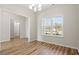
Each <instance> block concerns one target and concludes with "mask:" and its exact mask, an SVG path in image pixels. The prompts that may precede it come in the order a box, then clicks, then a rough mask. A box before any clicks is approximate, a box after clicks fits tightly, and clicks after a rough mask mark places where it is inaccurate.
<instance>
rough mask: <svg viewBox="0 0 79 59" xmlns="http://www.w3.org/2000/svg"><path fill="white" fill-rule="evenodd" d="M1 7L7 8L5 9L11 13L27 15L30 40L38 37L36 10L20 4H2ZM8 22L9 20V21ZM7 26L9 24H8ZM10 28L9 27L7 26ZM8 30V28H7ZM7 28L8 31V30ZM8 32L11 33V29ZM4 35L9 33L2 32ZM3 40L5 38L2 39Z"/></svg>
mask: <svg viewBox="0 0 79 59" xmlns="http://www.w3.org/2000/svg"><path fill="white" fill-rule="evenodd" d="M0 8H1V9H2V10H5V11H8V12H11V13H14V14H17V15H22V16H25V17H28V19H29V21H30V22H29V26H30V28H29V33H30V34H29V39H30V41H32V40H35V39H36V33H37V32H36V30H37V29H36V19H35V14H34V12H32V11H30V10H28V9H27V8H24V7H20V6H18V5H0ZM7 22H8V21H7ZM6 26H7V25H6ZM7 28H8V27H7ZM2 29H3V28H2ZM7 30H8V29H7ZM7 30H6V31H7ZM7 32H8V34H9V31H7ZM2 34H3V35H4V34H7V33H2ZM7 39H9V38H6V37H5V41H6V40H7ZM2 40H3V39H2Z"/></svg>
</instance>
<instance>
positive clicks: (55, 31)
mask: <svg viewBox="0 0 79 59" xmlns="http://www.w3.org/2000/svg"><path fill="white" fill-rule="evenodd" d="M41 33H42V34H43V35H59V36H63V17H62V16H55V17H52V18H51V17H44V18H43V19H42V22H41Z"/></svg>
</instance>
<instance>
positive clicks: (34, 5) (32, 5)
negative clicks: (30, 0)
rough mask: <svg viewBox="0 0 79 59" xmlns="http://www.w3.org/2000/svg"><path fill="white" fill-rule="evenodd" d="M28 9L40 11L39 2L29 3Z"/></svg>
mask: <svg viewBox="0 0 79 59" xmlns="http://www.w3.org/2000/svg"><path fill="white" fill-rule="evenodd" d="M29 9H31V10H33V11H34V12H37V11H41V9H42V5H41V4H31V5H29Z"/></svg>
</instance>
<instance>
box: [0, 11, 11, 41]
mask: <svg viewBox="0 0 79 59" xmlns="http://www.w3.org/2000/svg"><path fill="white" fill-rule="evenodd" d="M9 15H10V14H9V13H7V12H4V11H1V28H0V29H1V40H0V42H3V41H8V40H10V39H9V38H10V17H9Z"/></svg>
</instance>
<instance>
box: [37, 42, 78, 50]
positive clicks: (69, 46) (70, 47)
mask: <svg viewBox="0 0 79 59" xmlns="http://www.w3.org/2000/svg"><path fill="white" fill-rule="evenodd" d="M38 41H41V42H46V43H50V44H56V45H60V46H64V47H68V48H73V49H77V48H76V47H71V46H68V45H63V44H59V43H54V42H49V41H45V40H38ZM78 51H79V50H78Z"/></svg>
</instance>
